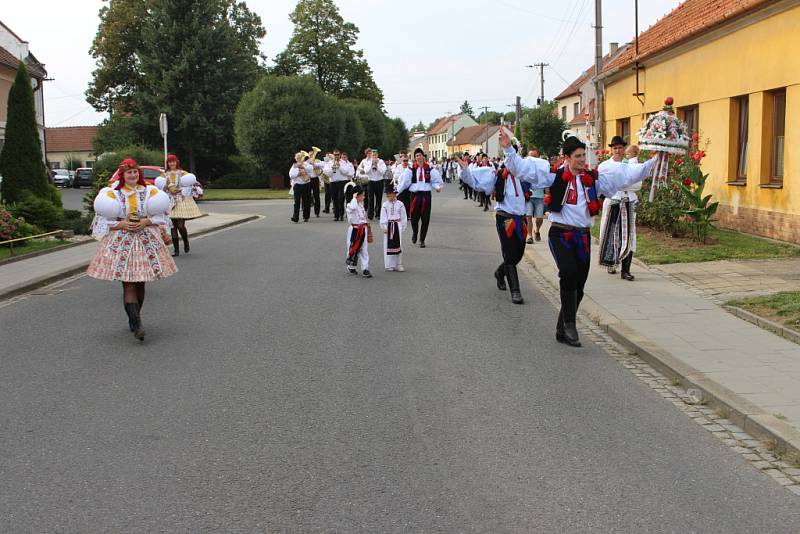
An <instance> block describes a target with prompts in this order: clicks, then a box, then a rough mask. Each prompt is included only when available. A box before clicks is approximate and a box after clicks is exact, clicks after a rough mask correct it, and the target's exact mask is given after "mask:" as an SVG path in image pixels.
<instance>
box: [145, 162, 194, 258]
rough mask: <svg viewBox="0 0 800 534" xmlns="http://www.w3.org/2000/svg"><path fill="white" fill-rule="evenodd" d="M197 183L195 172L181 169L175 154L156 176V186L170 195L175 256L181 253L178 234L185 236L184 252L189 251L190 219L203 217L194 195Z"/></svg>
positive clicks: (170, 215) (170, 214)
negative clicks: (194, 187)
mask: <svg viewBox="0 0 800 534" xmlns="http://www.w3.org/2000/svg"><path fill="white" fill-rule="evenodd" d="M195 184H197V178H196V177H195V175H194V174H190V173H187V172H186V171H184V170H183V169H181V162H180V160H179V159H178V157H177V156H176V155H175V154H169V155H168V156H167V169H166V170H165V171H164V173H163V174H162V175H161V176H159V177H158V178H156V180H155V186H156V187H158V188H159V189H161V190H162V191H164V192H165V193H167V194H168V195H169V199H170V206H171V209H170V212H169V217H170V219H171V220H172V246H173V250H174V252H173V253H172V255H173V256H178V255H179V254H180V243H179V241H178V234H180V236H181V237H182V238H183V252H184V253H187V254H188V253H189V231H188V230H187V229H186V221H187V220H188V219H196V218H198V217H202V215H203V214H202V213H201V212H200V209H199V208H198V207H197V203H195V201H194V197H193V196H192V187H193V186H194V185H195Z"/></svg>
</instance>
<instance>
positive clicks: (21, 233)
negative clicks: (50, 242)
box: [0, 205, 36, 246]
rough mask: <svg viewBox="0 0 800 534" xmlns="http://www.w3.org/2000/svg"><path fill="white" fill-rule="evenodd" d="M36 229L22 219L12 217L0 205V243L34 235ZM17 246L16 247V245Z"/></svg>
mask: <svg viewBox="0 0 800 534" xmlns="http://www.w3.org/2000/svg"><path fill="white" fill-rule="evenodd" d="M34 233H36V228H35V227H34V226H33V225H32V224H28V223H27V222H25V220H24V219H22V218H19V217H14V215H12V214H11V212H10V211H8V209H6V207H5V206H3V205H0V241H8V240H9V239H17V238H20V237H28V236H29V235H34ZM17 246H18V245H17Z"/></svg>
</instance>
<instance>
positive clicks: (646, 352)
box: [525, 251, 800, 455]
mask: <svg viewBox="0 0 800 534" xmlns="http://www.w3.org/2000/svg"><path fill="white" fill-rule="evenodd" d="M525 256H526V257H527V259H528V261H529V262H530V263H531V264H532V265H533V267H534V268H535V269H536V271H537V272H538V273H539V274H540V275H542V276H543V277H544V279H545V280H547V282H548V283H549V284H550V285H552V286H553V287H555V288H558V278H557V274H556V273H555V272H554V271H553V269H545V268H542V267H540V266H539V265H538V264H537V262H536V258H535V257H534V256H533V252H528V251H526V252H525ZM581 311H582V312H583V314H584V315H586V316H588V318H589V319H590V320H591V321H592V322H593V323H596V324H597V325H598V326H599V327H600V329H601V330H603V331H604V332H606V333H607V334H608V335H609V336H610V337H611V338H612V339H613V340H614V341H616V342H617V343H619V344H620V345H622V346H623V347H625V348H626V349H628V350H630V351H631V352H633V353H635V354H636V355H637V356H639V357H640V358H641V359H642V360H643V361H645V362H647V363H648V364H649V365H651V366H652V367H653V368H654V369H656V370H658V371H659V372H660V373H662V374H663V375H665V376H667V377H668V378H672V379H676V380H678V381H680V383H681V385H682V386H683V387H687V388H688V387H691V388H695V389H698V390H700V391H701V392H702V393H703V400H704V404H705V405H706V406H709V407H711V408H713V409H716V410H719V411H721V412H724V414H725V415H724V416H725V417H726V418H728V419H730V420H731V421H732V422H734V423H735V424H737V425H738V426H740V427H742V428H743V429H744V431H745V432H747V433H749V434H750V435H752V436H754V437H756V438H758V439H761V440H763V441H767V442H770V443H771V444H772V445H774V448H775V449H776V450H777V451H780V452H783V453H789V454H793V455H800V430H798V429H796V428H794V427H793V426H791V425H789V424H787V423H786V422H784V421H782V420H781V419H779V418H778V417H776V416H775V414H771V413H767V412H765V411H764V410H763V409H762V408H760V407H758V406H756V405H754V404H753V403H751V402H749V401H747V400H745V399H743V398H741V397H740V396H739V395H737V394H736V393H734V392H732V391H731V390H729V389H727V388H725V387H724V386H722V385H720V384H718V383H717V382H715V381H713V380H710V379H709V378H707V377H706V376H705V375H704V374H703V373H701V372H700V371H698V370H697V369H695V368H694V367H692V366H690V365H688V364H686V363H685V362H683V361H681V360H678V359H677V358H675V357H674V356H672V355H671V354H670V353H669V352H667V351H666V350H664V349H663V348H661V347H659V346H658V345H656V344H654V343H652V342H651V341H650V340H648V339H646V338H643V337H642V336H639V335H637V334H636V333H635V332H634V331H633V330H631V329H630V328H629V327H627V326H626V325H625V324H624V323H623V322H622V321H621V320H620V319H619V318H617V317H616V316H615V315H613V314H611V313H610V312H609V311H608V310H606V309H605V308H603V307H602V306H601V305H600V304H598V303H597V302H596V301H595V300H593V299H592V298H591V297H590V296H588V295H584V297H583V302H581ZM759 319H760V318H759ZM760 320H761V321H762V322H763V321H764V320H763V319H760ZM759 326H760V325H759Z"/></svg>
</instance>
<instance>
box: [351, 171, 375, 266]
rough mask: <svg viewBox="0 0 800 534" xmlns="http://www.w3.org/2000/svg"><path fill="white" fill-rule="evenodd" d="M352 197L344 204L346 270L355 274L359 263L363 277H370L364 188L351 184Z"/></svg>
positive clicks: (368, 229)
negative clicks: (345, 215)
mask: <svg viewBox="0 0 800 534" xmlns="http://www.w3.org/2000/svg"><path fill="white" fill-rule="evenodd" d="M352 192H353V199H352V200H351V201H350V202H349V203H348V204H347V206H345V212H346V213H347V222H348V225H347V259H346V260H345V265H346V266H347V272H349V273H350V274H357V271H356V265H358V264H360V267H361V274H362V275H363V276H364V278H372V273H370V272H369V246H368V245H369V232H370V228H369V223H368V222H367V210H366V209H364V190H363V188H362V187H361V186H360V185H355V186H353V189H352Z"/></svg>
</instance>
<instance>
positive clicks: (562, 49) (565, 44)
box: [552, 0, 589, 63]
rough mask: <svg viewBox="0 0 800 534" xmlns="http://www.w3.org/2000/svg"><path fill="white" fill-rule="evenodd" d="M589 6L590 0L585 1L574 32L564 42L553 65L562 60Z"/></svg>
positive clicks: (573, 27)
mask: <svg viewBox="0 0 800 534" xmlns="http://www.w3.org/2000/svg"><path fill="white" fill-rule="evenodd" d="M588 5H589V0H584V1H583V3H582V4H581V10H580V14H579V15H578V17H577V18H576V19H575V24H573V25H572V30H570V32H569V36H568V37H567V40H566V41H565V42H564V46H563V47H562V48H561V51H560V52H559V54H558V56H557V57H556V58H555V59H554V60H553V61H552V63H558V60H559V59H561V56H563V55H564V51H565V50H566V49H567V47H568V46H569V43H570V41H571V40H572V36H573V35H574V34H575V30H576V29H577V28H578V23H579V22H580V20H581V18H582V17H583V11H584V10H585V9H586V6H588Z"/></svg>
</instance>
